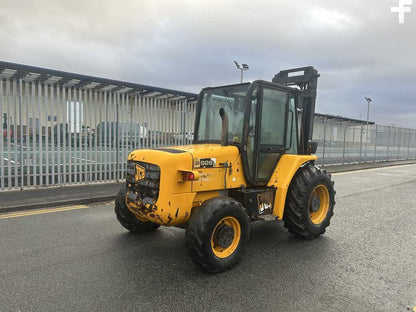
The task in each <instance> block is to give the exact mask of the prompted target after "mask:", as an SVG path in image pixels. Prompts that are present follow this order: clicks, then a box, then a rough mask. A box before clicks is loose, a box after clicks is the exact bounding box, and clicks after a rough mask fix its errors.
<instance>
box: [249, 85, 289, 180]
mask: <svg viewBox="0 0 416 312" xmlns="http://www.w3.org/2000/svg"><path fill="white" fill-rule="evenodd" d="M255 94H256V96H255V97H254V96H253V97H252V98H251V101H250V112H249V113H248V114H247V119H249V120H248V125H249V126H248V129H249V131H248V135H247V138H248V139H247V145H246V147H245V150H246V152H247V154H246V155H247V165H248V166H247V167H246V168H247V169H248V171H249V176H248V177H247V178H248V180H249V182H250V184H253V185H258V186H260V185H266V184H267V182H268V181H269V179H270V176H271V175H272V173H273V171H274V169H275V168H276V165H277V163H278V161H279V159H280V157H281V155H283V154H284V153H286V152H289V153H297V131H296V129H297V127H296V124H297V122H296V117H295V111H296V110H295V99H296V96H295V91H291V90H288V89H287V88H284V87H280V86H276V85H274V84H269V83H265V82H262V83H261V84H258V86H257V90H256V92H255Z"/></svg>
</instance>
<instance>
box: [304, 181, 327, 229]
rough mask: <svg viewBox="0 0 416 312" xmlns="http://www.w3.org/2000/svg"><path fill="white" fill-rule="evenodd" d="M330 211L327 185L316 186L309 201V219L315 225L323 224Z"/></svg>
mask: <svg viewBox="0 0 416 312" xmlns="http://www.w3.org/2000/svg"><path fill="white" fill-rule="evenodd" d="M328 210H329V192H328V189H327V187H326V186H325V185H322V184H319V185H317V186H315V188H314V189H313V191H312V194H311V197H310V199H309V217H310V219H311V221H312V223H314V224H321V223H322V221H324V219H325V217H326V215H327V214H328Z"/></svg>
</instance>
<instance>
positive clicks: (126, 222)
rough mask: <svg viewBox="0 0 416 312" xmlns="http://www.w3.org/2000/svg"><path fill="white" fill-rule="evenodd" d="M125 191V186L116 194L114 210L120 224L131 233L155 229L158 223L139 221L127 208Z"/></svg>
mask: <svg viewBox="0 0 416 312" xmlns="http://www.w3.org/2000/svg"><path fill="white" fill-rule="evenodd" d="M126 193H127V190H126V189H125V188H123V189H121V190H120V191H119V192H118V194H117V197H116V202H115V208H114V211H115V213H116V216H117V220H118V221H119V222H120V224H121V225H122V226H123V227H124V228H126V229H127V230H129V231H130V232H132V233H144V232H150V231H154V230H156V229H157V228H158V227H159V226H160V225H159V224H156V223H153V222H145V221H140V220H139V219H137V218H136V217H135V215H134V214H133V213H132V212H131V211H130V210H129V208H127V205H126Z"/></svg>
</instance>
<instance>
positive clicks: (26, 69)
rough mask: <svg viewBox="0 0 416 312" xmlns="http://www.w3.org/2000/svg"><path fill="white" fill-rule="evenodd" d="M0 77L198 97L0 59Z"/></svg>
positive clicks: (155, 94) (150, 93) (170, 96)
mask: <svg viewBox="0 0 416 312" xmlns="http://www.w3.org/2000/svg"><path fill="white" fill-rule="evenodd" d="M1 78H13V79H23V80H24V81H28V82H41V83H46V84H59V85H61V86H67V87H73V86H75V87H78V88H79V87H81V88H84V89H97V90H101V91H109V90H111V91H113V92H115V91H117V92H125V93H140V94H141V95H146V96H156V97H159V98H162V97H163V98H169V99H171V100H172V99H185V98H186V99H188V100H192V101H193V100H196V98H197V97H198V94H195V93H189V92H183V91H178V90H172V89H165V88H160V87H154V86H148V85H143V84H137V83H132V82H126V81H119V80H113V79H107V78H100V77H94V76H87V75H81V74H75V73H70V72H64V71H59V70H53V69H48V68H42V67H35V66H28V65H22V64H16V63H9V62H2V61H0V79H1Z"/></svg>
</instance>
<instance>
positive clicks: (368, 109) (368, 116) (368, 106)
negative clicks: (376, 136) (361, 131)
mask: <svg viewBox="0 0 416 312" xmlns="http://www.w3.org/2000/svg"><path fill="white" fill-rule="evenodd" d="M364 99H365V100H366V101H367V130H366V136H365V137H366V143H367V144H368V120H369V118H370V102H371V101H372V100H371V99H370V98H368V97H364Z"/></svg>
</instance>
